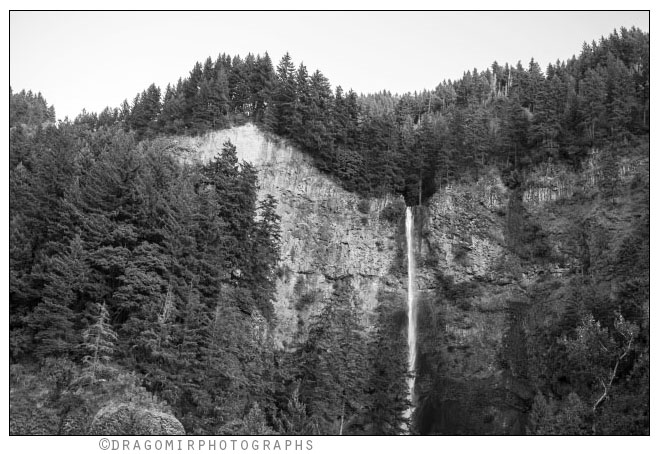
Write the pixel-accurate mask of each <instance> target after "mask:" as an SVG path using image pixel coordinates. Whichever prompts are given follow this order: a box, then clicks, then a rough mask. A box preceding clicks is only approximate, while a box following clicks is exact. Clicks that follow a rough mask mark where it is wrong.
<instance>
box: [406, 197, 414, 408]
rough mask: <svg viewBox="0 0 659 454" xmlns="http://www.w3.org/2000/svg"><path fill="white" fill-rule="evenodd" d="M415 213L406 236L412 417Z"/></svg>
mask: <svg viewBox="0 0 659 454" xmlns="http://www.w3.org/2000/svg"><path fill="white" fill-rule="evenodd" d="M413 232H414V214H413V213H412V207H407V210H406V213H405V237H406V240H407V347H408V352H409V371H410V373H411V374H412V376H411V377H410V378H409V379H408V380H407V384H408V387H409V396H410V401H411V402H412V406H411V407H410V408H408V409H407V411H406V412H405V417H408V418H409V417H410V415H411V414H412V408H413V407H414V371H415V365H416V307H415V306H414V274H415V273H414V271H415V270H414V266H415V264H414V242H413Z"/></svg>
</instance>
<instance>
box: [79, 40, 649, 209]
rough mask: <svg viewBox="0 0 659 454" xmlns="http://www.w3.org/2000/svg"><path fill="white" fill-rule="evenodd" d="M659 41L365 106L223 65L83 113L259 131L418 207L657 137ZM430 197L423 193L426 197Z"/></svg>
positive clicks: (365, 189)
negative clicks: (455, 191) (445, 188)
mask: <svg viewBox="0 0 659 454" xmlns="http://www.w3.org/2000/svg"><path fill="white" fill-rule="evenodd" d="M649 75H650V54H649V34H647V33H643V32H642V31H641V30H640V29H637V28H631V29H629V30H627V29H625V28H621V29H620V32H618V31H614V32H613V33H612V34H611V35H610V36H609V37H608V38H601V39H600V41H599V42H595V41H593V42H592V43H591V44H586V43H584V45H583V48H582V51H581V53H580V54H579V56H578V57H572V58H570V59H569V60H567V61H565V62H560V61H557V62H556V63H553V64H549V65H548V67H547V68H546V72H545V73H543V71H542V68H540V66H539V65H538V64H537V63H536V62H535V61H534V60H533V59H532V60H531V61H530V62H529V64H528V67H527V68H524V67H523V66H522V64H521V63H517V65H515V66H512V65H508V64H507V63H506V64H505V65H503V66H502V65H499V64H498V63H497V62H494V63H493V64H492V66H491V68H487V69H486V70H484V71H483V70H481V71H479V70H478V69H473V70H470V71H467V72H466V73H465V74H464V76H463V77H462V79H460V80H457V81H444V82H442V83H441V84H439V85H438V86H437V87H436V88H435V89H434V90H424V91H422V92H420V93H416V92H415V93H414V94H411V93H407V94H404V95H392V94H391V93H389V92H387V91H383V92H380V93H375V94H368V95H357V94H356V93H355V92H353V91H352V90H350V91H348V92H344V90H343V89H342V88H341V87H340V86H338V87H336V89H334V90H333V91H332V89H331V86H330V83H329V81H328V80H327V78H326V77H325V76H323V74H322V73H321V72H320V71H318V70H316V71H315V72H313V73H311V74H310V73H309V71H308V70H307V68H306V67H305V66H304V64H300V65H299V66H297V67H296V66H295V64H294V63H293V60H292V58H291V56H290V55H288V54H286V55H285V56H284V57H283V58H282V59H281V61H280V62H279V63H278V64H277V66H276V67H273V64H272V62H271V60H270V57H269V56H268V54H267V53H266V54H265V56H263V57H261V56H258V55H257V56H256V57H254V56H253V55H252V54H249V55H247V57H245V58H244V59H242V58H241V57H239V56H234V57H231V56H229V55H225V54H221V55H219V56H218V57H217V59H216V60H215V61H213V60H212V59H211V58H210V57H209V58H208V59H206V61H205V62H204V63H203V64H202V63H199V62H198V63H197V64H195V66H194V68H193V69H192V71H190V75H189V77H187V78H185V79H179V81H178V83H177V84H176V85H175V86H171V85H168V86H167V87H166V89H165V90H164V93H162V91H161V89H160V88H159V87H156V86H155V85H153V84H152V85H151V86H149V87H148V88H147V89H145V90H144V91H143V92H142V93H140V94H137V95H136V96H135V98H134V99H133V101H132V103H129V102H128V101H124V102H123V104H122V105H121V107H120V108H115V109H110V108H106V109H105V110H103V111H102V112H101V113H100V114H95V113H85V112H83V113H82V114H81V115H80V116H78V117H77V118H76V120H75V123H81V124H86V125H88V126H89V127H90V128H92V129H98V128H100V127H108V126H110V125H115V124H121V125H122V126H123V128H124V129H125V130H132V131H135V132H136V134H137V137H138V138H152V137H156V136H158V135H163V134H165V135H175V134H203V133H204V132H206V131H209V130H212V129H220V128H226V127H228V126H229V125H231V124H236V123H241V122H244V121H252V122H254V123H256V124H257V125H259V126H261V127H262V128H264V129H266V130H268V131H271V132H274V133H275V134H277V135H278V136H280V137H284V138H287V139H289V140H290V141H291V142H292V143H293V144H295V145H296V146H298V147H299V148H300V149H302V150H304V151H305V152H306V153H308V154H309V155H310V156H312V157H313V158H314V160H315V163H316V165H317V167H318V168H319V169H321V170H323V171H325V172H327V173H329V174H331V175H332V176H333V177H335V178H336V179H337V181H339V182H340V183H341V184H342V185H343V186H344V187H345V188H346V189H347V190H349V191H352V192H358V193H359V194H362V195H364V196H375V195H382V194H385V193H390V192H395V193H399V194H403V195H404V196H405V199H406V201H407V203H408V205H415V204H418V203H420V202H419V200H421V201H423V200H425V199H426V198H427V197H429V196H430V195H432V194H433V193H434V192H435V191H436V190H437V189H438V188H440V187H441V186H442V185H448V184H451V182H455V181H460V180H463V179H465V178H466V179H472V178H474V177H477V176H478V174H479V171H480V170H482V169H483V168H486V167H488V166H491V165H496V166H498V167H499V168H500V169H501V170H502V171H504V172H506V173H512V172H514V171H515V170H518V171H519V170H522V169H524V168H525V167H527V166H528V165H529V164H533V163H537V162H542V161H544V160H546V159H548V158H551V159H553V160H554V161H564V162H566V163H569V164H570V165H573V166H578V164H579V163H580V162H581V160H582V159H583V158H584V157H585V156H586V155H587V153H588V150H590V149H591V147H593V146H602V145H604V144H606V143H612V142H614V143H616V142H620V141H624V140H629V139H631V138H632V136H636V135H643V134H646V133H648V131H649V124H650V123H649V105H650V104H649V103H650V98H649V94H650V79H649ZM419 193H421V194H419Z"/></svg>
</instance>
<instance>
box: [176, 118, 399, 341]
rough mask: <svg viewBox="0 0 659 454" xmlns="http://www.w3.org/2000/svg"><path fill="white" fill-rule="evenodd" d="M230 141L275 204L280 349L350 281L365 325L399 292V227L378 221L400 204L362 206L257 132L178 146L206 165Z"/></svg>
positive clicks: (249, 128)
mask: <svg viewBox="0 0 659 454" xmlns="http://www.w3.org/2000/svg"><path fill="white" fill-rule="evenodd" d="M226 140H230V141H231V142H232V143H233V144H234V145H235V146H236V148H237V153H238V158H239V159H241V160H245V161H248V162H251V163H252V164H253V165H254V166H255V167H256V168H257V170H258V175H259V198H263V197H265V195H266V194H271V195H273V196H274V197H275V198H276V199H277V202H278V205H277V214H278V215H279V216H281V230H282V235H281V240H282V244H281V262H280V267H279V272H278V280H277V297H276V301H275V311H276V316H277V324H276V328H275V333H274V337H275V341H276V342H277V344H278V345H279V346H280V347H287V346H288V345H290V344H291V342H292V341H293V340H294V339H295V338H296V337H297V336H301V337H302V338H304V336H305V333H306V328H307V326H308V322H309V319H310V318H311V317H312V316H313V315H314V314H316V313H318V312H319V311H320V309H321V307H322V304H323V301H324V299H325V298H326V297H328V296H329V295H330V294H331V292H332V286H333V283H334V282H335V281H336V280H339V279H348V278H349V279H350V282H351V283H352V285H353V287H354V289H355V291H356V293H357V295H358V296H359V297H360V299H361V300H362V302H363V305H364V307H365V309H366V311H365V317H366V320H364V322H365V323H366V325H368V324H369V319H370V317H371V316H372V315H373V310H374V309H375V308H376V306H377V298H376V297H377V293H378V291H379V290H381V289H388V290H391V291H398V289H400V288H401V286H402V282H401V281H399V280H397V279H392V277H391V276H390V274H389V270H390V269H391V268H392V266H393V264H394V262H395V260H396V257H397V254H398V246H397V244H396V242H397V240H399V238H397V237H396V232H397V225H396V224H395V223H392V222H389V221H387V220H385V219H383V218H382V216H381V213H382V212H383V210H384V208H385V207H386V206H388V205H391V204H395V203H398V204H399V205H400V204H401V203H402V201H401V200H402V199H401V200H399V199H396V198H393V197H391V198H383V199H368V200H365V199H361V198H359V197H358V196H356V195H354V194H351V193H349V192H347V191H345V190H343V189H341V188H340V187H339V186H338V185H337V184H335V183H334V182H332V181H331V180H330V179H329V178H327V177H326V176H325V175H323V174H321V173H320V172H319V171H318V170H316V169H315V168H314V167H313V166H312V164H311V162H310V160H309V158H308V157H307V156H305V155H304V154H302V153H301V152H300V151H298V150H296V149H295V148H293V147H291V146H289V145H287V144H286V143H284V142H282V141H278V140H275V139H273V138H270V137H268V136H266V135H265V134H264V133H262V132H261V131H259V130H258V129H257V128H256V127H255V126H253V125H245V126H241V127H237V128H232V129H229V130H224V131H217V132H213V133H210V134H207V135H206V136H204V137H201V138H198V139H191V138H187V139H181V141H183V143H181V144H180V145H182V146H183V147H186V148H189V149H192V150H195V151H196V153H195V156H194V158H195V159H201V160H208V159H211V158H212V157H213V156H214V155H215V154H217V153H218V152H219V151H220V150H221V149H222V144H223V143H224V142H225V141H226ZM402 206H404V205H402ZM403 209H404V208H403ZM403 241H404V237H403Z"/></svg>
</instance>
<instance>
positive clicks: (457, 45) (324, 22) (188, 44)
mask: <svg viewBox="0 0 659 454" xmlns="http://www.w3.org/2000/svg"><path fill="white" fill-rule="evenodd" d="M649 20H650V19H649V13H648V12H400V11H399V12H372V11H371V12H61V11H55V12H11V13H10V35H9V36H10V46H9V48H10V74H9V77H10V85H11V86H12V88H13V89H14V91H19V90H21V89H30V90H32V91H34V92H38V91H40V92H41V93H42V94H43V96H44V97H45V98H46V100H47V101H48V103H49V104H53V105H55V109H56V111H57V117H58V118H60V119H61V118H64V117H65V116H69V118H71V119H73V118H74V117H75V116H76V115H77V114H78V113H80V111H81V110H82V109H83V108H86V109H87V110H88V111H96V112H100V111H101V110H102V109H103V108H104V107H105V106H108V105H109V106H111V107H118V106H119V104H120V103H121V102H122V101H123V100H124V99H126V98H127V99H128V100H129V102H130V101H131V100H132V98H133V97H134V96H135V94H136V93H138V92H141V91H142V90H144V89H145V88H147V87H148V85H150V84H151V83H154V82H155V83H156V85H158V86H160V87H161V88H162V89H163V90H164V88H165V87H166V86H167V84H168V83H175V82H176V81H177V80H178V78H179V77H186V76H187V75H188V74H189V71H190V70H191V69H192V67H193V65H194V63H195V62H196V61H202V62H203V61H204V60H205V59H206V57H208V56H211V58H212V59H213V60H215V58H216V57H217V55H218V54H219V53H222V52H225V53H228V54H230V55H235V54H240V55H241V56H242V57H244V56H245V55H247V53H248V52H252V53H253V54H255V55H256V54H257V53H260V54H264V53H265V51H267V52H268V53H269V54H270V57H271V58H272V61H273V64H274V65H275V66H276V64H277V63H278V61H279V59H280V58H281V57H282V55H283V54H284V53H285V52H286V51H288V52H289V53H290V54H291V56H292V57H293V61H294V63H295V64H296V66H297V65H298V64H299V63H300V62H304V64H305V65H306V66H307V69H308V70H309V72H310V73H311V72H313V71H314V70H315V69H320V70H321V72H322V73H323V74H324V75H325V76H326V77H328V78H329V80H330V82H331V84H332V86H333V87H335V86H337V85H341V86H342V87H343V88H344V89H345V90H346V91H347V90H348V89H350V88H352V89H354V90H355V91H356V92H358V93H368V92H375V91H379V90H382V89H387V90H389V91H391V92H392V93H405V92H408V91H410V92H413V91H415V90H418V91H420V90H423V89H432V88H434V87H435V86H437V84H438V83H440V82H441V81H442V80H444V79H456V78H459V77H461V76H462V74H463V72H464V71H466V70H468V69H473V68H474V67H476V68H478V69H479V70H483V69H485V68H487V67H489V66H490V65H491V64H492V62H493V61H495V60H496V61H498V62H499V63H500V64H504V63H506V62H508V63H512V64H516V63H517V61H518V60H519V61H521V62H522V64H523V65H524V66H525V67H527V66H528V62H529V60H530V59H531V57H534V58H535V59H536V61H538V62H539V63H540V66H541V67H542V68H543V70H544V69H546V67H547V64H548V63H550V62H551V63H553V62H555V61H556V60H557V59H561V60H565V59H567V58H569V57H571V56H572V55H574V54H576V55H578V54H579V52H580V50H581V46H582V44H583V42H584V41H587V42H591V41H592V40H593V39H595V40H599V38H600V37H601V36H608V35H609V33H611V32H612V31H613V29H614V28H619V27H621V26H624V27H627V28H630V27H631V26H636V27H638V28H641V29H642V30H644V31H648V30H649Z"/></svg>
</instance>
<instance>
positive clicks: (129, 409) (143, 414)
mask: <svg viewBox="0 0 659 454" xmlns="http://www.w3.org/2000/svg"><path fill="white" fill-rule="evenodd" d="M89 432H90V435H185V430H184V429H183V425H182V424H181V423H180V421H179V420H178V419H176V418H175V417H174V416H172V415H170V414H167V413H162V412H159V411H156V410H147V409H143V408H138V407H135V406H133V405H130V404H111V405H108V406H106V407H103V408H101V409H100V410H99V411H98V413H96V416H94V419H93V421H92V424H91V427H90V430H89Z"/></svg>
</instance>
